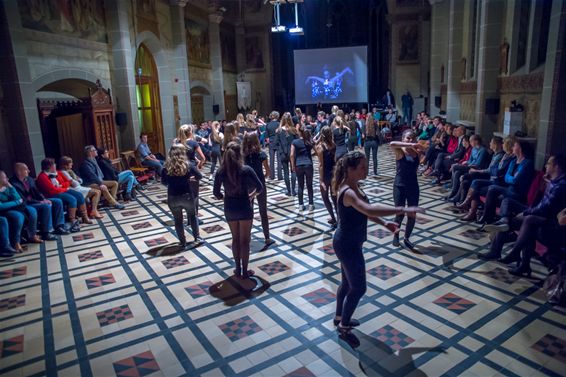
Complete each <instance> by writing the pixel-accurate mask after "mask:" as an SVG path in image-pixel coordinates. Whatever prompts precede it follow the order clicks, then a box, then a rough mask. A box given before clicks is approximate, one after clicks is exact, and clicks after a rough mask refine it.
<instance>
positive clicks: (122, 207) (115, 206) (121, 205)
mask: <svg viewBox="0 0 566 377" xmlns="http://www.w3.org/2000/svg"><path fill="white" fill-rule="evenodd" d="M124 208H126V206H125V205H123V204H120V203H116V204H115V205H114V209H120V210H121V209H124Z"/></svg>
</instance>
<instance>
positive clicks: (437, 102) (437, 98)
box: [434, 96, 442, 109]
mask: <svg viewBox="0 0 566 377" xmlns="http://www.w3.org/2000/svg"><path fill="white" fill-rule="evenodd" d="M441 105H442V97H441V96H435V97H434V106H436V107H438V108H439V109H440V106H441Z"/></svg>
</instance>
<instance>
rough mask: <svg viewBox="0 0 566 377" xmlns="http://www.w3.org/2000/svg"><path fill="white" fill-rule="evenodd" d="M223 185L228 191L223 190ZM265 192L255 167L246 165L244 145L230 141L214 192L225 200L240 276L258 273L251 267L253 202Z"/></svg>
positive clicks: (236, 273) (235, 259) (237, 269)
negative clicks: (243, 153) (221, 189)
mask: <svg viewBox="0 0 566 377" xmlns="http://www.w3.org/2000/svg"><path fill="white" fill-rule="evenodd" d="M221 186H223V187H224V194H223V193H222V192H221V191H220V187H221ZM262 191H263V185H262V184H261V181H260V180H259V178H258V177H257V175H256V174H255V173H254V171H253V169H252V168H251V167H249V166H246V165H243V162H242V148H241V146H240V144H239V143H236V142H233V141H232V142H230V143H228V145H226V150H225V151H224V155H223V156H222V165H221V166H220V169H218V172H217V173H216V176H215V177H214V188H213V194H214V196H215V197H216V198H217V199H224V215H225V216H226V221H227V222H228V226H229V227H230V232H231V233H232V253H233V255H234V261H235V263H236V269H235V270H234V274H235V275H236V276H237V277H242V278H246V279H247V278H248V277H249V276H251V275H253V274H254V272H253V270H248V262H249V260H250V239H251V231H252V223H253V216H254V211H253V206H252V201H253V199H254V198H255V196H256V195H258V194H259V193H261V192H262Z"/></svg>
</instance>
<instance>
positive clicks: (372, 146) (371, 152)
mask: <svg viewBox="0 0 566 377" xmlns="http://www.w3.org/2000/svg"><path fill="white" fill-rule="evenodd" d="M362 137H363V139H364V150H365V152H366V158H367V159H368V163H367V167H368V174H369V160H370V158H371V159H372V160H373V174H374V175H377V148H378V146H379V138H378V135H377V131H376V126H375V120H374V119H373V117H372V116H368V117H367V118H366V126H365V129H364V133H363V136H362ZM370 156H371V157H370Z"/></svg>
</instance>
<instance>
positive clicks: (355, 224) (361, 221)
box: [332, 151, 424, 347]
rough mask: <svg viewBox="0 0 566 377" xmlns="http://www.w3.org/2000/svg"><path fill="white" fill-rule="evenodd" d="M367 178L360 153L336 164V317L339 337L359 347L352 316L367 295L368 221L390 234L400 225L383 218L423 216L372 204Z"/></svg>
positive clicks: (416, 210)
mask: <svg viewBox="0 0 566 377" xmlns="http://www.w3.org/2000/svg"><path fill="white" fill-rule="evenodd" d="M366 177H367V160H366V156H365V155H364V154H363V153H361V152H357V151H356V152H348V153H347V154H345V155H344V156H343V157H342V158H341V159H339V160H338V161H337V162H336V167H335V168H334V178H333V180H332V191H333V192H334V194H335V195H336V196H337V198H338V201H337V202H338V203H337V208H338V228H337V229H336V232H335V233H334V239H333V247H334V250H335V252H336V256H337V257H338V259H339V260H340V266H341V269H342V282H341V284H340V286H339V287H338V291H337V293H336V316H335V317H334V325H335V326H338V331H339V333H340V337H341V338H343V339H344V340H346V341H347V342H349V343H350V344H352V346H354V347H356V346H359V340H358V339H357V338H356V337H355V336H354V335H353V334H352V333H351V330H352V328H353V327H354V326H358V325H359V324H360V323H359V322H358V321H357V320H355V319H352V314H353V313H354V311H355V310H356V307H357V305H358V303H359V301H360V299H361V298H362V296H363V295H364V293H365V292H366V267H365V260H364V255H363V252H362V247H363V243H364V242H365V241H366V238H367V221H368V219H370V220H371V221H374V222H376V223H378V224H380V225H382V226H384V227H386V228H387V229H389V230H390V231H391V232H394V233H396V232H398V230H399V228H398V225H397V224H396V223H394V222H392V221H387V220H383V219H381V218H380V217H383V216H391V215H399V214H411V215H415V214H416V213H423V212H424V209H422V208H418V207H390V206H384V205H379V204H369V200H368V198H367V196H366V195H365V193H364V192H363V191H362V189H361V188H360V187H359V182H360V181H361V180H363V179H365V178H366Z"/></svg>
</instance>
